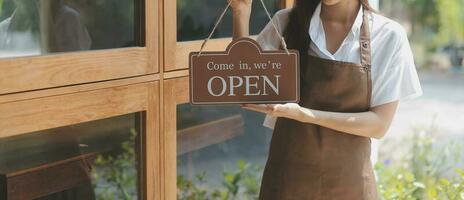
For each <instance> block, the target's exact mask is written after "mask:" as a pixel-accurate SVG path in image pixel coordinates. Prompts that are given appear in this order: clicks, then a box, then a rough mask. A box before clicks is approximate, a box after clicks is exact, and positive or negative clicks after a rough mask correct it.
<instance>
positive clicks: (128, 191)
mask: <svg viewBox="0 0 464 200" xmlns="http://www.w3.org/2000/svg"><path fill="white" fill-rule="evenodd" d="M136 137H137V131H136V130H135V129H131V132H130V138H129V139H128V140H126V141H124V142H122V143H121V146H120V149H119V150H118V152H117V153H116V154H114V152H112V151H111V152H108V153H103V154H100V155H98V156H97V158H96V159H95V162H94V170H92V176H93V180H95V182H93V184H94V188H95V191H96V192H95V193H96V197H97V199H100V200H107V199H115V198H116V199H123V200H132V199H134V198H135V197H137V187H136V186H137V169H136V166H135V165H136V158H137V155H136V153H135V148H134V144H135V139H136Z"/></svg>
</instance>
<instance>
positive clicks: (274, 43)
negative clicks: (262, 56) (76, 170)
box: [256, 9, 289, 50]
mask: <svg viewBox="0 0 464 200" xmlns="http://www.w3.org/2000/svg"><path fill="white" fill-rule="evenodd" d="M288 14H289V9H283V10H279V11H277V12H276V14H274V16H273V17H272V21H273V22H274V24H275V25H276V27H277V30H278V31H279V32H280V34H283V32H284V27H285V25H286V24H287V21H288ZM280 41H281V40H280V36H279V34H278V33H277V32H276V30H275V29H274V27H273V26H272V23H271V22H268V23H267V24H266V26H265V27H264V28H263V30H261V32H260V33H259V34H258V36H257V37H256V42H258V44H259V45H260V46H261V48H262V49H263V50H277V49H279V47H280Z"/></svg>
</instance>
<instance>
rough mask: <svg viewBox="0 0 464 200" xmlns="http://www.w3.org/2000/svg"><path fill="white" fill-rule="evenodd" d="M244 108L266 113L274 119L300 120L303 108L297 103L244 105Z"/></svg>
mask: <svg viewBox="0 0 464 200" xmlns="http://www.w3.org/2000/svg"><path fill="white" fill-rule="evenodd" d="M241 106H242V108H245V109H248V110H253V111H257V112H262V113H266V114H268V115H271V116H274V117H285V118H290V119H294V120H299V118H300V116H301V107H300V105H298V104H297V103H286V104H242V105H241Z"/></svg>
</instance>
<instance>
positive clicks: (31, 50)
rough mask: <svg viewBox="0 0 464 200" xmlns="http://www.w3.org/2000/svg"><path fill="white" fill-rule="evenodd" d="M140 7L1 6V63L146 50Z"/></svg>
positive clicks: (101, 2) (58, 2)
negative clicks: (33, 57) (82, 53)
mask: <svg viewBox="0 0 464 200" xmlns="http://www.w3.org/2000/svg"><path fill="white" fill-rule="evenodd" d="M141 2H142V0H124V1H120V0H98V1H87V0H86V1H82V0H4V1H0V58H5V57H18V56H30V55H43V54H49V53H56V52H69V51H81V50H95V49H109V48H119V47H130V46H139V45H143V44H142V42H143V41H141V40H142V38H141V37H140V36H138V35H140V30H142V27H141V24H140V21H139V19H141V17H140V16H143V12H141V11H142V10H143V9H141V5H142V4H141Z"/></svg>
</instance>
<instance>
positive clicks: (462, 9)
mask: <svg viewBox="0 0 464 200" xmlns="http://www.w3.org/2000/svg"><path fill="white" fill-rule="evenodd" d="M381 3H382V5H383V6H382V7H385V8H386V9H391V10H397V9H400V10H402V11H403V12H402V13H401V14H404V15H406V16H407V19H406V20H407V21H408V22H409V24H410V25H411V36H412V37H411V39H412V40H414V41H417V42H419V43H424V44H427V48H428V49H429V50H434V49H436V48H439V47H443V46H446V45H451V44H453V43H455V42H457V43H460V42H464V26H463V23H462V22H463V20H464V1H463V0H384V1H381ZM395 14H398V13H393V16H392V17H397V16H394V15H395Z"/></svg>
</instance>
